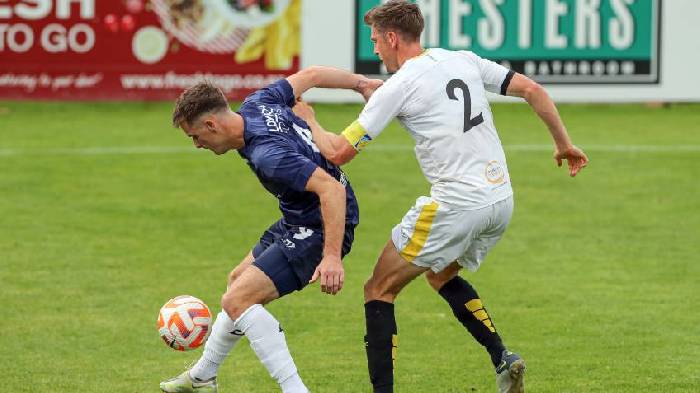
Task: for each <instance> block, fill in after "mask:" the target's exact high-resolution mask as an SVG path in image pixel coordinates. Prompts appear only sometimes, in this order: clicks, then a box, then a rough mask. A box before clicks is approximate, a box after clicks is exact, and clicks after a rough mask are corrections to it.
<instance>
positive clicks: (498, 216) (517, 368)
mask: <svg viewBox="0 0 700 393" xmlns="http://www.w3.org/2000/svg"><path fill="white" fill-rule="evenodd" d="M512 214H513V198H512V197H510V198H507V199H505V200H502V201H499V202H496V203H495V204H493V205H491V206H488V207H487V208H484V209H479V210H477V211H474V212H469V217H467V218H466V219H465V221H468V220H472V218H473V217H472V216H476V217H474V218H473V219H474V222H476V224H475V225H474V228H475V231H474V232H473V235H472V236H470V239H471V240H470V243H469V246H468V247H467V249H466V251H465V252H464V254H463V255H462V256H460V257H459V258H457V262H458V263H459V264H460V265H462V266H465V267H467V268H469V269H470V270H472V271H476V270H477V269H478V268H479V266H480V265H481V263H482V262H483V260H484V258H485V257H486V255H487V254H488V252H489V250H491V249H492V248H493V247H494V246H495V245H496V244H497V243H498V241H499V240H500V239H501V237H502V236H503V234H504V233H505V230H506V227H507V226H508V223H509V222H510V218H511V216H512ZM479 223H480V224H479ZM464 283H466V281H465V282H464ZM452 284H453V285H452V286H451V287H448V289H453V290H454V289H456V290H454V291H453V292H454V293H458V292H463V293H464V294H466V295H467V296H465V297H461V298H460V296H459V295H457V296H456V299H455V300H454V302H455V305H456V306H458V307H459V304H460V303H462V301H464V300H466V299H467V298H469V297H472V296H473V297H474V298H473V299H471V300H469V301H468V302H467V303H464V307H465V308H466V309H467V310H468V311H469V312H470V313H472V314H473V315H474V316H475V317H476V319H478V320H480V321H482V323H483V325H484V326H485V327H486V329H487V330H488V332H491V330H492V329H493V332H492V333H495V330H496V329H495V327H494V326H493V323H492V322H491V318H490V317H489V315H488V313H486V310H485V309H484V308H483V303H482V302H481V300H480V299H479V298H478V295H477V294H476V291H473V288H472V289H471V290H469V289H468V288H467V287H466V286H463V285H461V284H462V283H461V282H457V283H455V282H453V283H452ZM467 285H468V284H467ZM460 287H461V289H459V288H460ZM470 287H471V286H470ZM443 288H444V286H443ZM443 288H441V291H442V289H443ZM470 293H471V295H470ZM482 311H483V312H482ZM475 326H478V324H475ZM479 330H480V331H481V332H482V333H483V336H482V338H483V337H486V338H488V337H489V334H488V333H487V332H486V330H484V328H480V329H479ZM475 337H476V336H475ZM490 337H491V338H492V339H495V337H496V336H495V335H491V336H490ZM498 339H499V340H500V337H499V338H498ZM487 341H488V340H487ZM480 342H481V341H480ZM491 342H492V344H491V345H493V340H492V341H491ZM494 348H497V347H496V346H494ZM492 350H493V349H492ZM493 351H494V352H495V350H493ZM494 355H496V356H494ZM494 355H492V360H493V359H494V358H495V357H497V359H498V360H497V361H495V362H494V363H495V364H496V385H497V387H498V391H499V392H500V393H522V392H524V381H523V380H524V373H525V362H524V361H523V359H521V358H520V356H518V355H517V354H515V353H512V352H510V351H508V350H505V349H504V350H503V351H502V352H501V354H500V355H497V354H494Z"/></svg>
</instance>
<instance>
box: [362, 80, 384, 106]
mask: <svg viewBox="0 0 700 393" xmlns="http://www.w3.org/2000/svg"><path fill="white" fill-rule="evenodd" d="M383 84H384V81H383V80H381V79H365V80H363V81H360V83H359V84H358V85H357V87H356V88H355V91H356V92H358V93H360V94H362V97H363V98H364V99H365V101H369V98H370V97H371V96H372V94H374V91H375V90H377V89H378V88H379V87H380V86H381V85H383Z"/></svg>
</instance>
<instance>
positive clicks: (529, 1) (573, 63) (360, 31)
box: [355, 0, 661, 84]
mask: <svg viewBox="0 0 700 393" xmlns="http://www.w3.org/2000/svg"><path fill="white" fill-rule="evenodd" d="M414 2H415V3H417V4H418V6H419V7H420V8H421V11H422V12H423V16H424V19H425V30H424V31H423V36H422V43H423V45H424V46H425V47H429V48H430V47H441V48H446V49H452V50H470V51H473V52H474V53H476V54H478V55H480V56H482V57H485V58H488V59H491V60H494V61H497V62H499V63H501V64H503V65H505V66H507V67H509V68H511V69H513V70H515V71H517V72H520V73H522V74H525V75H527V76H529V77H531V78H533V79H535V80H537V81H538V82H542V83H587V84H589V83H646V84H655V83H658V82H659V43H660V31H661V0H415V1H414ZM380 3H381V1H380V0H355V6H356V18H355V21H356V22H355V25H356V34H355V39H356V42H355V70H356V71H357V72H361V73H365V74H381V73H382V67H381V63H380V61H379V59H378V58H377V57H376V56H375V54H374V52H373V46H372V42H371V41H370V28H369V27H368V26H366V25H365V24H364V21H363V19H364V14H365V13H366V12H367V11H368V10H369V9H371V8H372V7H374V6H376V5H379V4H380Z"/></svg>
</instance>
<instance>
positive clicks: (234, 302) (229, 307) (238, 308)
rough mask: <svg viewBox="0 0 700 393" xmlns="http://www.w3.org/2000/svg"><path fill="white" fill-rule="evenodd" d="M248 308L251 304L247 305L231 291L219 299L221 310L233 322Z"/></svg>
mask: <svg viewBox="0 0 700 393" xmlns="http://www.w3.org/2000/svg"><path fill="white" fill-rule="evenodd" d="M250 306H251V304H247V302H245V301H244V299H242V298H241V297H240V296H237V295H236V293H234V292H233V291H228V292H226V293H225V294H224V295H223V296H222V297H221V308H222V309H223V310H224V311H226V314H228V316H229V318H231V319H232V320H234V321H235V320H236V319H238V317H240V316H241V314H243V312H244V311H245V310H247V309H248V307H250Z"/></svg>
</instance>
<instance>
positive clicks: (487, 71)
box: [462, 51, 515, 95]
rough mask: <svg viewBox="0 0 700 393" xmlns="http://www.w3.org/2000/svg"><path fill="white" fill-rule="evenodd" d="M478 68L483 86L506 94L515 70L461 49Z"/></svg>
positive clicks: (494, 91)
mask: <svg viewBox="0 0 700 393" xmlns="http://www.w3.org/2000/svg"><path fill="white" fill-rule="evenodd" d="M462 53H463V54H464V55H465V56H467V57H468V58H469V59H470V60H471V61H472V62H473V63H474V64H475V65H476V66H477V68H478V69H479V73H480V74H481V79H482V80H483V81H484V87H485V88H486V90H487V91H490V92H491V93H496V94H501V95H506V91H507V90H508V85H509V84H510V80H511V79H513V75H515V72H514V71H512V70H509V69H508V68H506V67H503V66H502V65H500V64H498V63H495V62H493V61H491V60H488V59H484V58H482V57H479V55H477V54H476V53H474V52H469V51H462Z"/></svg>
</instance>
